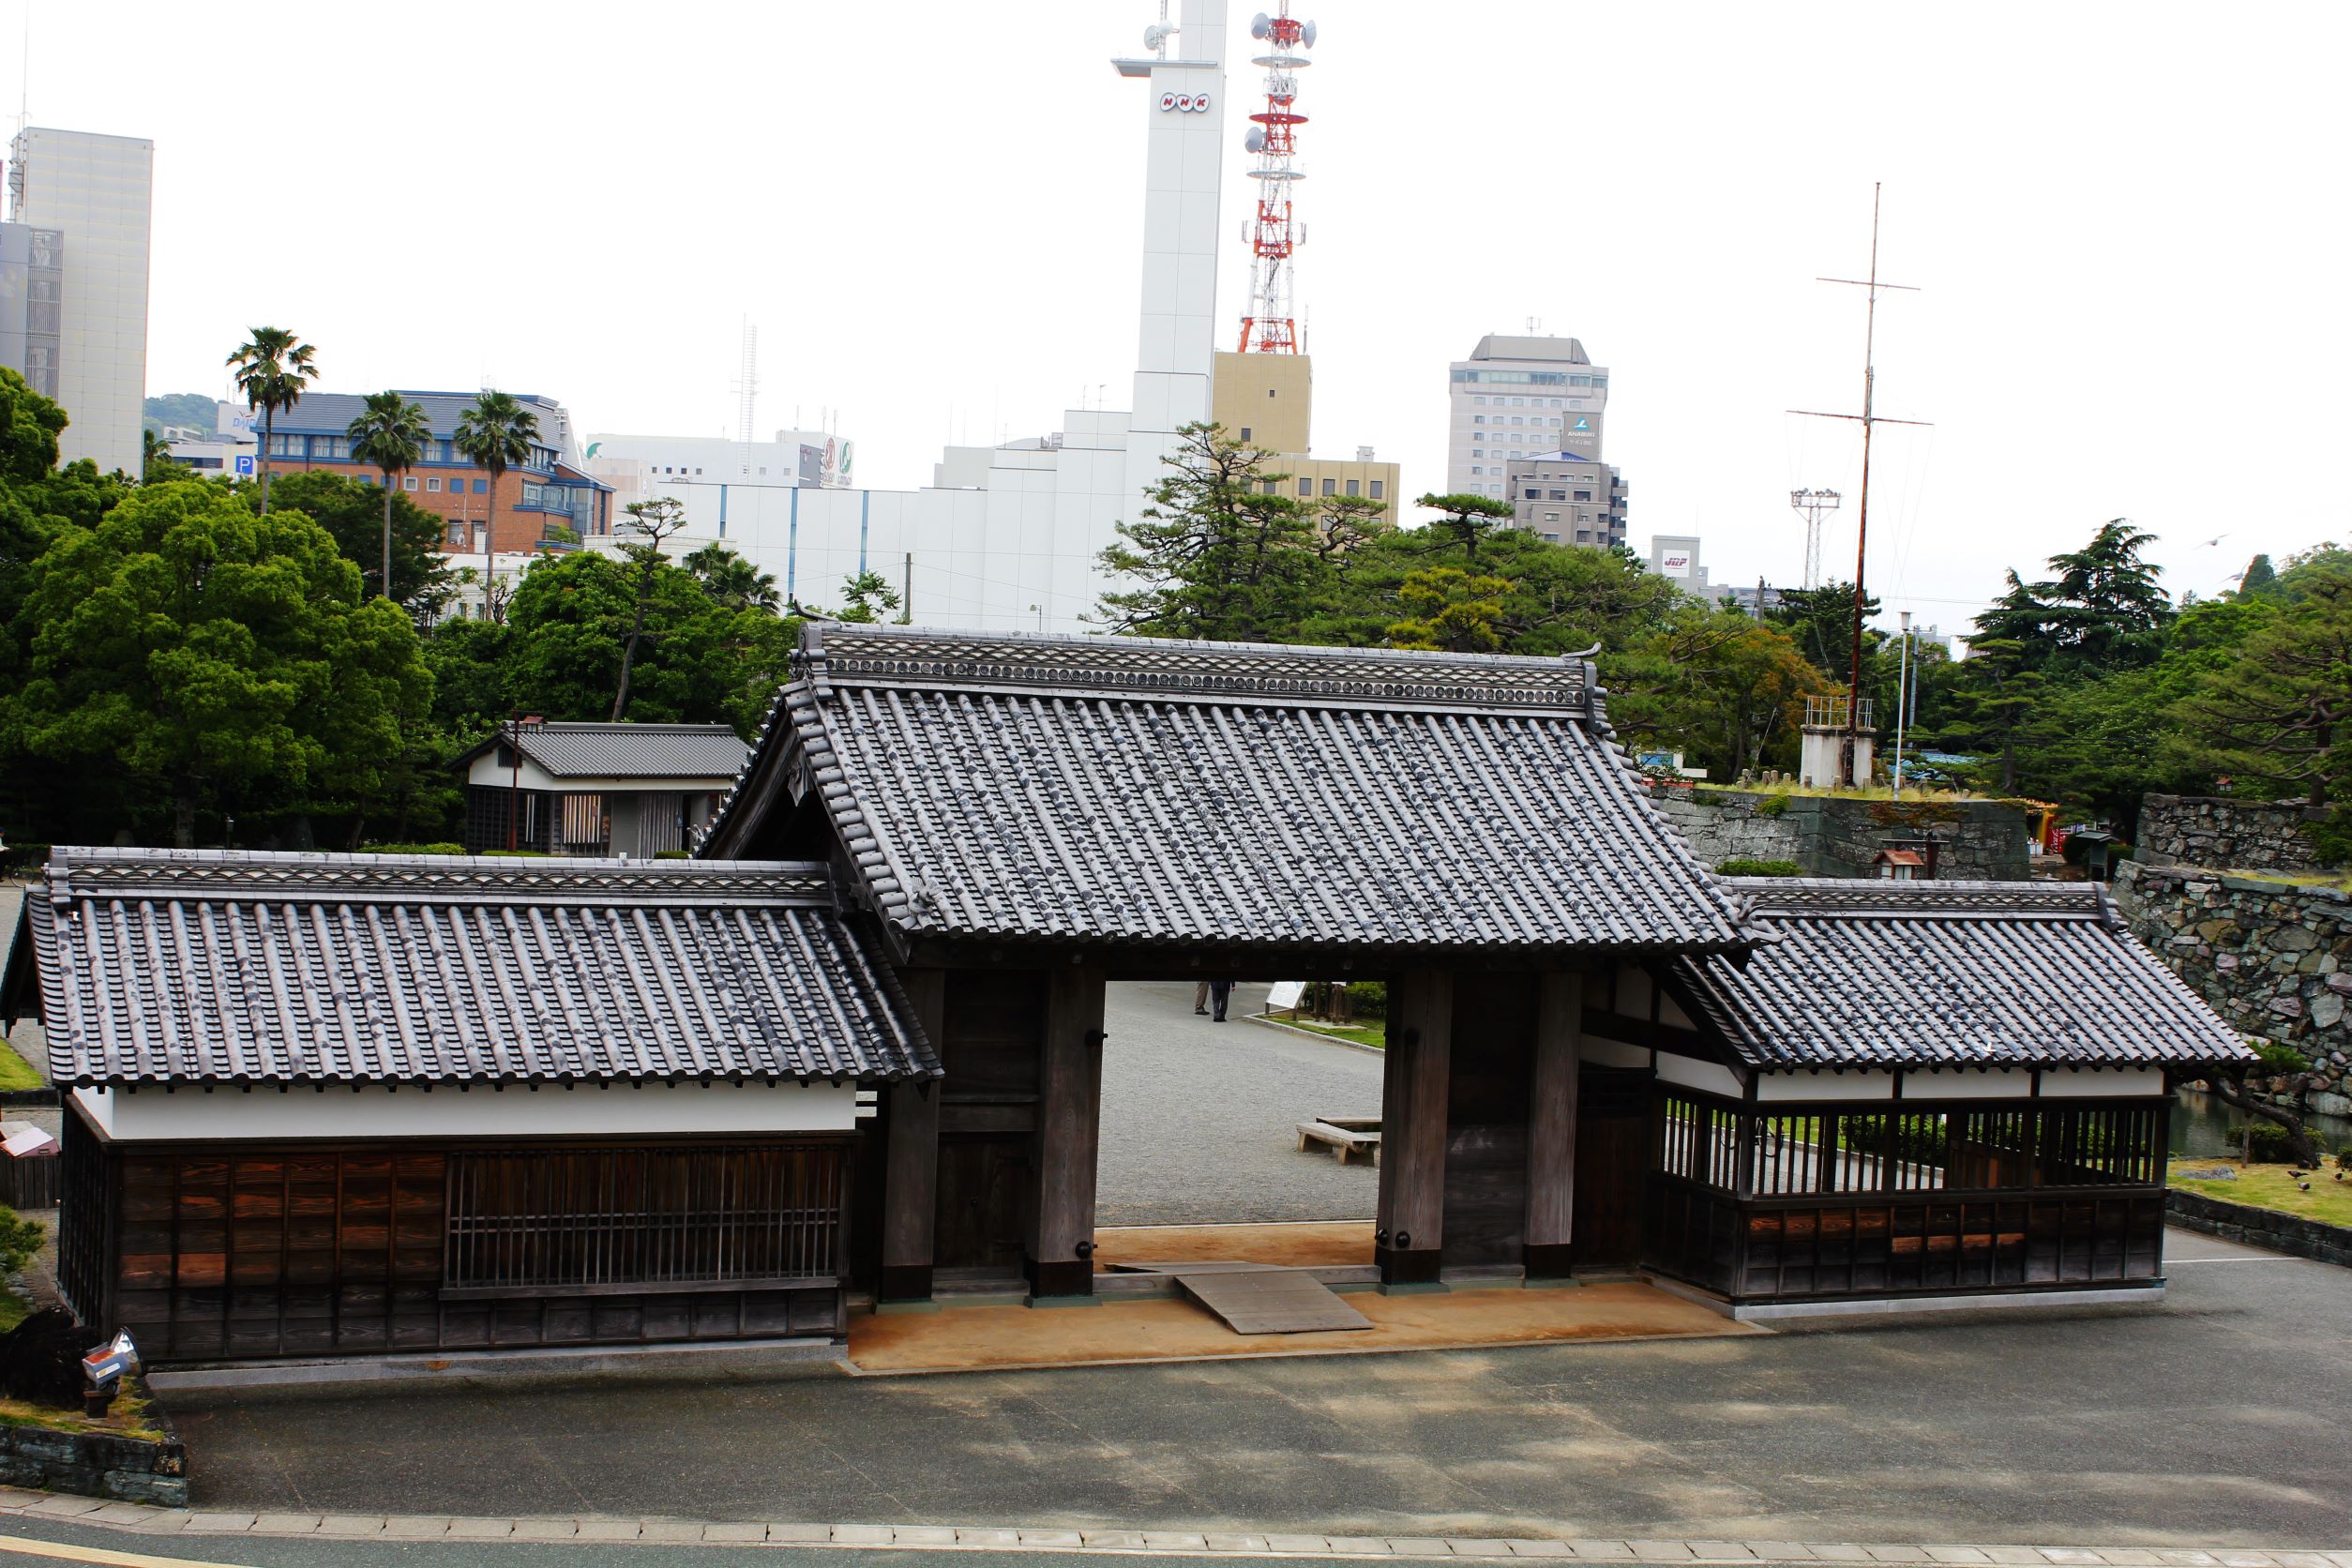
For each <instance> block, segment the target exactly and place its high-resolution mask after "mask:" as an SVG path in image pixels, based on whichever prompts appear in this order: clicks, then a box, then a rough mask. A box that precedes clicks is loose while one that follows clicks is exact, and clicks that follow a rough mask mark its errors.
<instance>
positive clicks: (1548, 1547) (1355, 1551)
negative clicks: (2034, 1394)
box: [0, 1487, 2352, 1568]
mask: <svg viewBox="0 0 2352 1568" xmlns="http://www.w3.org/2000/svg"><path fill="white" fill-rule="evenodd" d="M12 1515H13V1516H17V1517H24V1518H36V1519H41V1520H45V1521H48V1522H50V1523H53V1524H76V1525H90V1526H96V1527H99V1528H103V1529H108V1530H121V1531H124V1532H125V1533H128V1534H138V1535H188V1536H206V1537H214V1538H219V1537H227V1538H231V1539H234V1538H238V1537H247V1536H251V1537H269V1538H274V1539H285V1538H299V1537H304V1536H324V1537H332V1538H334V1539H336V1540H342V1541H349V1540H391V1541H605V1542H626V1541H640V1542H644V1543H646V1544H648V1545H710V1546H756V1545H768V1546H803V1547H815V1546H838V1547H844V1548H848V1547H856V1548H861V1549H864V1550H868V1551H870V1550H874V1549H877V1548H882V1549H889V1550H897V1551H948V1552H955V1551H966V1552H971V1551H998V1552H1002V1551H1022V1552H1031V1553H1043V1552H1054V1553H1070V1554H1075V1555H1079V1556H1093V1555H1110V1556H1117V1557H1137V1556H1140V1557H1221V1556H1230V1555H1233V1554H1236V1553H1246V1554H1250V1555H1254V1556H1259V1557H1375V1558H1388V1559H1390V1560H1407V1561H1460V1560H1466V1559H1467V1560H1482V1561H1489V1562H1508V1561H1515V1560H1519V1559H1522V1558H1543V1559H1547V1560H1551V1561H1554V1562H1608V1563H1621V1564H1626V1565H1629V1568H1631V1565H1636V1564H1641V1565H1648V1564H1656V1563H1673V1564H1677V1565H1681V1564H1689V1565H1691V1568H1700V1565H1706V1568H1718V1565H1726V1564H1739V1565H1742V1568H1756V1565H1758V1564H1766V1563H1787V1564H1821V1563H1855V1564H1865V1565H1866V1564H1876V1563H1905V1564H1920V1565H1925V1568H2352V1550H2346V1551H2298V1550H2292V1549H2273V1548H2239V1547H2228V1546H2213V1547H2209V1548H2198V1547H2183V1546H2103V1547H2102V1546H1983V1545H1977V1546H1968V1545H1949V1546H1945V1545H1856V1544H1853V1543H1845V1542H1803V1541H1721V1540H1702V1541H1666V1540H1608V1539H1592V1540H1584V1539H1567V1538H1560V1539H1553V1538H1548V1537H1546V1538H1537V1537H1521V1536H1508V1537H1502V1536H1426V1535H1422V1536H1401V1535H1318V1534H1291V1533H1287V1532H1284V1531H1278V1530H1253V1531H1232V1532H1228V1531H1221V1530H1096V1529H1088V1528H1086V1527H1084V1526H1080V1527H1078V1528H1077V1529H1069V1528H1063V1527H1056V1528H1036V1529H1022V1528H1018V1527H1009V1526H1003V1525H992V1526H977V1527H974V1526H962V1525H880V1524H866V1525H860V1524H841V1525H809V1524H786V1523H782V1522H770V1521H761V1520H748V1521H742V1522H735V1523H720V1522H708V1523H706V1522H702V1521H699V1520H693V1519H672V1518H640V1519H622V1518H609V1517H604V1516H600V1515H547V1516H540V1517H532V1518H494V1517H493V1518H465V1517H458V1516H452V1515H433V1514H391V1515H385V1514H320V1513H309V1512H294V1513H276V1514H260V1513H253V1512H248V1511H245V1510H241V1509H197V1510H194V1511H189V1510H186V1509H165V1508H151V1507H147V1506H145V1505H143V1504H139V1503H128V1502H101V1501H99V1500H97V1499H95V1498H80V1497H67V1496H65V1495H63V1494H55V1493H45V1492H28V1491H24V1490H22V1489H20V1488H16V1487H0V1517H8V1516H12Z"/></svg>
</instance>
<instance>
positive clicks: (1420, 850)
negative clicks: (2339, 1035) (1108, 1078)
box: [8, 625, 2250, 1364]
mask: <svg viewBox="0 0 2352 1568" xmlns="http://www.w3.org/2000/svg"><path fill="white" fill-rule="evenodd" d="M1603 696H1604V694H1603V693H1602V691H1601V690H1600V688H1599V686H1597V684H1596V682H1595V680H1594V675H1593V670H1592V667H1591V665H1589V664H1587V663H1584V662H1582V661H1580V660H1576V659H1532V658H1500V657H1485V656H1457V655H1442V654H1423V653H1405V652H1392V651H1373V650H1345V649H1327V648H1276V647H1259V646H1249V645H1213V644H1192V643H1169V642H1154V641H1141V640H1132V639H1112V638H1099V639H1093V638H1090V639H1069V638H1048V637H1029V636H985V637H984V636H974V635H968V634H956V633H943V632H930V631H925V630H920V629H911V628H905V627H879V626H856V627H852V626H834V625H823V626H817V625H812V626H808V627H807V628H806V630H805V632H804V642H803V647H802V649H801V652H800V654H799V656H798V658H797V665H796V669H795V673H794V678H793V680H792V683H791V684H790V685H789V686H786V687H785V688H784V689H783V691H782V692H781V693H779V695H778V697H777V700H776V706H775V708H774V709H773V711H772V713H771V715H770V717H769V720H768V723H767V726H766V729H765V731H764V732H763V734H762V736H761V740H760V742H759V744H758V746H757V747H756V749H755V751H754V752H753V754H752V757H751V759H750V761H748V762H747V763H746V766H745V769H744V772H743V773H742V775H741V776H739V777H738V778H737V780H736V781H735V784H734V787H733V789H732V790H731V792H730V793H729V794H728V795H727V797H726V799H725V800H724V802H723V803H722V805H721V806H720V807H719V809H718V813H717V815H716V818H715V820H714V822H712V823H711V825H710V826H709V828H708V830H707V831H706V832H705V834H704V835H703V837H702V840H701V849H700V855H701V858H700V859H697V860H695V861H690V862H681V861H661V862H653V863H646V862H635V863H627V862H615V861H585V860H536V861H493V860H464V859H436V858H431V857H389V856H365V855H362V856H341V855H272V854H262V853H228V852H163V851H143V850H60V851H58V852H56V853H55V854H54V855H53V859H52V861H51V863H50V866H49V867H48V870H47V873H46V876H45V878H44V881H43V882H42V883H41V884H39V885H38V886H37V887H36V888H34V889H33V890H32V892H31V894H30V896H29V897H27V899H26V904H25V911H24V915H23V927H24V928H23V931H21V932H20V939H19V941H18V942H17V944H16V948H15V957H14V959H13V961H12V967H11V970H10V972H9V986H8V997H9V1006H8V1013H9V1016H10V1017H11V1018H13V1017H15V1016H16V1015H17V1014H19V1013H21V1012H23V1011H25V1010H26V1007H27V1005H28V1003H30V1001H31V1000H32V999H33V998H34V997H35V996H36V995H38V1005H39V1011H40V1014H41V1017H42V1019H43V1022H44V1024H45V1025H46V1027H47V1030H48V1044H49V1052H50V1064H51V1068H52V1072H53V1076H54V1078H56V1080H57V1082H58V1083H59V1084H60V1086H61V1087H66V1088H68V1089H69V1090H70V1091H71V1093H70V1094H69V1095H68V1116H67V1129H66V1133H67V1136H66V1138H65V1144H66V1148H65V1156H64V1157H65V1159H66V1161H67V1168H66V1189H67V1191H66V1199H65V1206H64V1210H63V1215H62V1220H61V1233H60V1237H59V1259H60V1276H61V1284H62V1285H63V1287H64V1289H65V1291H66V1293H67V1295H68V1299H69V1300H70V1301H71V1303H72V1304H73V1305H74V1306H75V1307H76V1309H77V1310H79V1311H80V1312H82V1313H83V1315H84V1316H85V1317H87V1318H90V1319H98V1320H102V1321H104V1322H105V1323H106V1324H107V1325H108V1326H110V1327H111V1326H115V1325H123V1326H128V1327H129V1328H130V1329H131V1330H132V1331H133V1333H134V1334H136V1335H137V1336H138V1337H139V1340H140V1343H141V1344H142V1346H143V1348H144V1349H145V1351H146V1353H147V1355H148V1356H149V1358H150V1359H151V1360H153V1361H156V1362H158V1363H166V1364H168V1363H173V1362H181V1363H186V1362H196V1361H208V1360H234V1359H241V1358H248V1359H249V1358H269V1357H283V1356H294V1355H315V1354H351V1353H362V1352H369V1353H374V1352H382V1351H385V1350H398V1349H415V1350H420V1351H424V1350H431V1351H443V1350H448V1349H463V1348H490V1349H499V1348H506V1347H522V1346H536V1345H562V1344H594V1343H614V1342H656V1341H663V1340H683V1339H711V1338H761V1337H768V1336H773V1335H776V1334H811V1333H819V1334H841V1333H843V1332H844V1331H845V1329H846V1318H845V1313H846V1312H847V1310H848V1309H849V1304H850V1301H851V1300H852V1297H853V1296H858V1295H862V1294H864V1293H865V1292H867V1291H870V1292H871V1293H872V1294H873V1295H874V1296H875V1297H876V1298H878V1299H879V1300H880V1301H881V1302H882V1303H885V1304H887V1303H891V1302H920V1301H923V1300H925V1299H927V1298H930V1297H932V1296H933V1294H934V1293H935V1292H936V1291H938V1290H940V1289H943V1288H945V1287H948V1286H952V1285H957V1284H983V1283H985V1284H992V1285H997V1286H1013V1285H1018V1287H1019V1288H1025V1289H1027V1291H1028V1292H1029V1293H1030V1295H1031V1298H1032V1299H1033V1300H1034V1301H1039V1302H1048V1301H1052V1300H1056V1299H1071V1298H1078V1297H1084V1296H1086V1295H1088V1294H1090V1293H1091V1291H1092V1289H1093V1264H1092V1257H1091V1255H1092V1252H1093V1232H1094V1181H1095V1165H1096V1159H1095V1155H1096V1139H1097V1124H1098V1123H1097V1118H1098V1111H1099V1104H1098V1102H1099V1091H1100V1081H1101V1075H1100V1060H1101V1058H1100V1053H1101V1048H1102V1045H1103V1020H1104V987H1105V986H1106V984H1107V983H1108V982H1111V981H1115V980H1124V979H1138V978H1168V977H1181V978H1186V979H1194V978H1213V977H1214V978H1247V977H1259V978H1277V977H1287V978H1298V977H1318V978H1334V979H1339V978H1347V979H1359V978H1360V979H1381V980H1385V981H1386V982H1387V983H1388V986H1389V1007H1388V1048H1387V1051H1386V1056H1385V1064H1384V1078H1383V1090H1382V1095H1383V1104H1382V1107H1381V1112H1382V1119H1383V1124H1382V1140H1383V1158H1382V1163H1381V1167H1380V1198H1379V1213H1378V1216H1377V1221H1376V1230H1375V1243H1376V1253H1375V1258H1374V1259H1372V1261H1375V1262H1377V1264H1378V1266H1379V1270H1380V1278H1381V1280H1382V1282H1383V1284H1384V1286H1385V1288H1388V1289H1429V1288H1433V1287H1436V1286H1439V1285H1441V1284H1442V1283H1443V1282H1444V1281H1445V1280H1446V1279H1447V1278H1448V1277H1449V1276H1455V1277H1461V1276H1465V1275H1467V1276H1470V1277H1478V1278H1484V1279H1488V1280H1491V1279H1493V1278H1494V1277H1495V1276H1497V1275H1499V1274H1500V1275H1524V1276H1525V1277H1526V1278H1528V1279H1530V1280H1545V1279H1559V1278H1561V1277H1564V1276H1566V1275H1568V1274H1570V1272H1571V1271H1572V1270H1587V1269H1605V1270H1626V1269H1634V1268H1640V1269H1643V1270H1645V1271H1647V1272H1649V1273H1650V1274H1652V1275H1654V1276H1656V1277H1659V1278H1660V1279H1662V1280H1665V1281H1669V1282H1673V1283H1674V1288H1676V1289H1686V1290H1693V1291H1696V1292H1699V1293H1701V1294H1703V1295H1705V1296H1706V1297H1707V1298H1708V1299H1710V1300H1712V1301H1714V1302H1716V1303H1718V1304H1720V1305H1721V1306H1722V1307H1723V1308H1724V1309H1725V1310H1726V1311H1732V1312H1739V1313H1745V1314H1763V1313H1772V1312H1776V1311H1787V1310H1802V1309H1806V1308H1807V1307H1809V1306H1813V1305H1817V1304H1835V1303H1838V1302H1841V1301H1847V1300H1852V1299H1856V1298H1884V1297H1916V1298H1948V1297H1968V1298H1970V1299H1983V1298H1986V1297H2005V1296H2011V1295H2017V1294H2022V1293H2026V1292H2048V1291H2086V1290H2088V1291H2097V1292H2102V1293H2104V1294H2108V1295H2116V1294H2122V1295H2127V1296H2128V1295H2137V1294H2144V1293H2147V1292H2149V1291H2152V1290H2154V1289H2158V1288H2160V1287H2161V1284H2162V1280H2163V1229H2162V1214H2163V1183H2164V1133H2165V1107H2166V1105H2167V1103H2168V1102H2167V1097H2166V1096H2167V1093H2168V1090H2169V1087H2170V1083H2171V1081H2172V1080H2173V1079H2174V1078H2177V1077H2202V1076H2205V1075H2206V1074H2208V1073H2209V1072H2212V1071H2220V1070H2234V1068H2235V1066H2236V1065H2237V1064H2239V1063H2243V1062H2244V1061H2246V1060H2249V1059H2250V1053H2248V1052H2247V1051H2246V1050H2245V1048H2244V1047H2243V1046H2242V1045H2241V1044H2240V1043H2239V1041H2238V1039H2237V1038H2236V1037H2235V1035H2234V1034H2232V1033H2230V1031H2229V1030H2228V1029H2227V1028H2226V1027H2224V1025H2223V1024H2222V1022H2221V1021H2220V1020H2219V1019H2218V1018H2216V1017H2215V1016H2214V1015H2213V1014H2212V1013H2211V1012H2210V1011H2209V1010H2208V1009H2207V1008H2206V1007H2205V1005H2204V1004H2203V1003H2201V1002H2199V1001H2198V1000H2197V999H2196V998H2195V997H2194V995H2192V994H2191V993H2190V992H2189V991H2188V990H2187V989H2186V988H2183V987H2182V986H2181V985H2180V984H2179V981H2178V980H2176V979H2175V978H2174V977H2173V976H2172V975H2171V974H2170V972H2167V971H2166V970H2164V968H2163V967H2162V966H2161V965H2160V964H2159V963H2157V962H2156V960H2155V959H2154V958H2153V957H2151V956H2150V955H2149V954H2148V953H2147V952H2146V951H2145V950H2144V949H2142V948H2141V947H2139V946H2138V945H2137V944H2136V943H2135V942H2133V940H2132V939H2131V938H2130V937H2129V936H2128V935H2127V934H2126V933H2124V932H2123V931H2122V930H2121V928H2120V927H2119V925H2118V922H2117V921H2116V919H2115V918H2114V915H2113V913H2112V912H2111V911H2110V909H2109V908H2108V906H2107V905H2106V903H2105V902H2104V898H2103V892H2102V890H2100V889H2098V888H2096V887H2094V886H2089V885H2087V884H2016V885H2007V884H1967V883H1951V882H1802V881H1790V882H1771V881H1759V882H1745V881H1726V880H1723V879H1719V878H1717V877H1716V876H1714V875H1713V874H1712V873H1711V872H1710V871H1709V870H1708V869H1707V868H1706V867H1702V866H1701V865H1699V864H1698V863H1697V862H1696V860H1695V859H1694V858H1693V857H1692V855H1691V853H1690V851H1689V850H1688V848H1687V847H1686V846H1685V845H1684V844H1683V842H1682V841H1681V839H1680V838H1679V837H1677V836H1676V835H1675V834H1674V832H1673V831H1672V830H1671V828H1669V827H1668V826H1667V825H1666V822H1664V820H1663V819H1662V818H1661V817H1660V816H1659V815H1658V813H1657V812H1655V811H1654V810H1653V809H1652V808H1651V805H1650V802H1649V800H1648V798H1647V795H1646V793H1645V792H1644V789H1643V786H1642V783H1641V781H1640V779H1639V778H1638V777H1637V776H1636V774H1635V772H1634V770H1633V769H1632V768H1631V767H1630V765H1629V764H1628V763H1627V761H1626V760H1625V758H1624V756H1623V754H1622V752H1621V750H1620V749H1619V748H1618V747H1617V746H1615V744H1614V743H1613V742H1612V740H1611V738H1610V733H1611V732H1610V728H1609V724H1608V720H1607V716H1606V709H1605V706H1604V702H1603ZM1306 1109H1309V1108H1302V1110H1303V1111H1304V1110H1306Z"/></svg>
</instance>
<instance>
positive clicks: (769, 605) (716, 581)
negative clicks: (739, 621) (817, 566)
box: [678, 544, 784, 615]
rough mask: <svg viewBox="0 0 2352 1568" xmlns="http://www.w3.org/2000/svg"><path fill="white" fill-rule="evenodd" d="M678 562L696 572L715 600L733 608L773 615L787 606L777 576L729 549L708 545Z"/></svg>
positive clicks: (691, 552) (705, 589)
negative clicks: (777, 582)
mask: <svg viewBox="0 0 2352 1568" xmlns="http://www.w3.org/2000/svg"><path fill="white" fill-rule="evenodd" d="M678 565H681V566H684V567H685V568H686V570H687V571H689V572H692V573H693V574H694V576H695V577H696V579H697V580H700V581H701V584H702V592H704V593H705V594H708V595H709V596H711V602H712V603H714V604H716V605H721V606H723V607H725V608H726V609H729V610H764V611H767V612H768V613H769V614H771V615H773V614H775V613H776V612H777V611H780V610H782V609H783V608H784V596H783V594H782V593H781V592H779V591H778V590H777V588H776V579H775V578H774V577H772V576H770V575H769V574H768V573H766V572H763V571H761V569H760V568H759V567H757V566H755V565H752V564H751V563H750V562H748V561H746V560H745V559H744V558H743V557H742V556H740V555H737V554H736V553H735V552H734V551H733V550H729V549H728V548H727V547H726V546H725V545H721V544H708V545H704V546H703V547H702V548H701V549H700V550H690V551H688V552H687V553H686V554H685V555H683V556H681V557H680V558H679V560H678Z"/></svg>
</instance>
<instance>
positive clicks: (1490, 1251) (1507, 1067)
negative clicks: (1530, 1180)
mask: <svg viewBox="0 0 2352 1568" xmlns="http://www.w3.org/2000/svg"><path fill="white" fill-rule="evenodd" d="M1534 1048H1535V976H1534V975H1532V974H1514V973H1492V974H1488V973H1463V974H1459V975H1457V976H1456V977H1455V985H1454V1053H1453V1081H1452V1086H1451V1087H1452V1093H1451V1095H1450V1097H1449V1100H1448V1103H1447V1107H1446V1140H1445V1230H1444V1244H1443V1259H1442V1261H1443V1263H1444V1266H1445V1267H1447V1268H1449V1269H1458V1268H1475V1267H1481V1266H1488V1265H1511V1264H1516V1263H1518V1262H1519V1261H1520V1259H1521V1256H1522V1244H1523V1242H1524V1239H1525V1235H1526V1229H1527V1114H1528V1093H1529V1090H1530V1084H1531V1082H1532V1075H1533V1073H1534V1062H1535V1058H1534Z"/></svg>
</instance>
